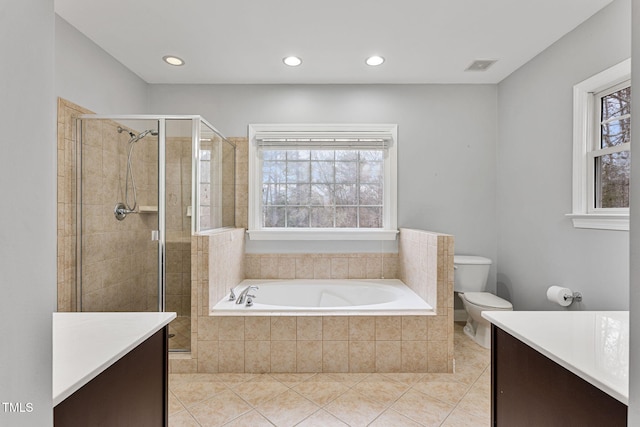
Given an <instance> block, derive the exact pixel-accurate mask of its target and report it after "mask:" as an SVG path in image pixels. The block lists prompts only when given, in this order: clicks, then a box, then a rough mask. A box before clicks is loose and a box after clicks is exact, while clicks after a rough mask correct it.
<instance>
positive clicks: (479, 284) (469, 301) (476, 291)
mask: <svg viewBox="0 0 640 427" xmlns="http://www.w3.org/2000/svg"><path fill="white" fill-rule="evenodd" d="M453 264H454V269H455V270H454V291H455V292H457V293H458V296H459V297H460V299H461V300H462V303H463V304H464V309H465V311H466V312H467V324H466V325H465V327H464V333H465V334H466V335H468V336H469V337H471V338H472V339H473V340H474V341H475V342H476V343H478V344H479V345H481V346H482V347H484V348H491V327H490V326H491V325H490V323H489V321H487V320H486V319H484V318H483V317H482V315H481V313H482V312H483V311H510V310H513V306H512V305H511V303H510V302H509V301H507V300H505V299H502V298H500V297H498V296H496V295H494V294H492V293H490V292H486V291H485V288H486V285H487V278H488V277H489V268H490V267H491V260H490V259H489V258H485V257H480V256H474V255H455V256H454V257H453Z"/></svg>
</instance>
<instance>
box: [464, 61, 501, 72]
mask: <svg viewBox="0 0 640 427" xmlns="http://www.w3.org/2000/svg"><path fill="white" fill-rule="evenodd" d="M496 62H498V60H497V59H476V60H475V61H473V62H472V63H471V65H469V66H468V67H467V68H466V69H465V71H487V70H488V69H489V67H491V66H492V65H493V64H495V63H496Z"/></svg>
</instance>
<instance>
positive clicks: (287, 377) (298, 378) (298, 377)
mask: <svg viewBox="0 0 640 427" xmlns="http://www.w3.org/2000/svg"><path fill="white" fill-rule="evenodd" d="M269 375H270V376H271V377H272V378H273V379H275V380H276V381H280V382H281V383H282V384H284V385H286V386H287V387H289V388H293V387H295V386H297V385H298V384H300V383H303V382H305V381H307V380H308V379H309V378H311V377H312V376H314V375H315V374H274V373H271V374H269Z"/></svg>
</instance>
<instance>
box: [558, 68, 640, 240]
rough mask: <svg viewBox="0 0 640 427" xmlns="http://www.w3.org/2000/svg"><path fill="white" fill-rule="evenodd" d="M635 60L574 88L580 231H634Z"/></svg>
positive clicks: (575, 193)
mask: <svg viewBox="0 0 640 427" xmlns="http://www.w3.org/2000/svg"><path fill="white" fill-rule="evenodd" d="M630 74H631V61H630V60H626V61H624V62H622V63H620V64H618V65H615V66H613V67H611V68H609V69H607V70H605V71H603V72H602V73H599V74H596V75H595V76H593V77H591V78H589V79H587V80H585V81H583V82H581V83H579V84H577V85H576V86H574V136H573V138H574V142H573V144H574V146H573V147H574V149H573V153H574V154H573V213H571V214H569V215H568V216H569V217H570V218H571V219H572V220H573V225H574V227H576V228H596V229H606V230H628V229H629V177H630V165H631V163H630V162H631V157H630V153H631V151H630V146H631V138H630V128H631V82H630Z"/></svg>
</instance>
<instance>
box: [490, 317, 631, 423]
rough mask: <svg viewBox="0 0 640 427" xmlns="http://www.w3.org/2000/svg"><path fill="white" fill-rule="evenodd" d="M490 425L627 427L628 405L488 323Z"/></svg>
mask: <svg viewBox="0 0 640 427" xmlns="http://www.w3.org/2000/svg"><path fill="white" fill-rule="evenodd" d="M491 329H492V332H491V333H492V345H491V369H492V372H491V394H492V396H491V422H492V425H493V426H498V427H521V426H522V427H526V426H531V427H542V426H544V427H554V426H557V427H571V426H575V427H589V426H593V427H604V426H606V427H617V426H620V427H626V425H627V406H626V405H625V404H623V403H622V402H620V401H619V400H617V399H615V398H613V397H612V396H610V395H609V394H607V393H605V392H604V391H602V390H600V389H599V388H597V387H595V386H593V385H592V384H590V383H589V382H587V381H585V380H584V379H582V378H580V377H579V376H577V375H575V374H574V373H572V372H571V371H569V370H567V369H566V368H564V367H562V366H560V365H559V364H557V363H556V362H554V361H553V360H551V359H549V358H548V357H546V356H544V355H543V354H541V353H540V352H538V351H537V350H534V349H533V348H531V347H530V346H528V345H527V344H525V343H523V342H522V341H520V340H518V339H517V338H514V337H513V336H512V335H510V334H509V333H507V332H505V331H503V330H502V329H500V328H499V327H497V326H495V325H492V327H491Z"/></svg>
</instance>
